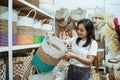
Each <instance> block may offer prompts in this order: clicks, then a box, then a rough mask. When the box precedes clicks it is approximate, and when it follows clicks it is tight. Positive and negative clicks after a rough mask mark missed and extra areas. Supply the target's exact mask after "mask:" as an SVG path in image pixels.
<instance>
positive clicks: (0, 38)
mask: <svg viewBox="0 0 120 80" xmlns="http://www.w3.org/2000/svg"><path fill="white" fill-rule="evenodd" d="M16 42H17V37H16V34H12V43H13V45H16ZM7 45H8V33H5V32H4V33H3V32H0V46H7Z"/></svg>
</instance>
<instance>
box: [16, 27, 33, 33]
mask: <svg viewBox="0 0 120 80" xmlns="http://www.w3.org/2000/svg"><path fill="white" fill-rule="evenodd" d="M17 31H18V32H17V34H25V35H26V34H28V35H33V28H32V27H27V26H18V27H17Z"/></svg>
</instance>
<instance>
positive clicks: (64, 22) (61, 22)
mask: <svg viewBox="0 0 120 80" xmlns="http://www.w3.org/2000/svg"><path fill="white" fill-rule="evenodd" d="M68 19H69V18H64V19H61V20H57V25H58V26H59V27H67V25H68V23H69V20H68Z"/></svg>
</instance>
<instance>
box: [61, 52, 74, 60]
mask: <svg viewBox="0 0 120 80" xmlns="http://www.w3.org/2000/svg"><path fill="white" fill-rule="evenodd" d="M75 56H76V55H75V54H73V53H72V52H69V51H67V52H66V53H65V54H63V55H62V56H61V57H59V59H70V58H74V57H75Z"/></svg>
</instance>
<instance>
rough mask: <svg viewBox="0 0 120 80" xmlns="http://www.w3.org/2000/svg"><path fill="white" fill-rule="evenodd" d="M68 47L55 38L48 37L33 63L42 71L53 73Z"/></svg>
mask: <svg viewBox="0 0 120 80" xmlns="http://www.w3.org/2000/svg"><path fill="white" fill-rule="evenodd" d="M65 50H66V46H65V45H64V44H63V43H62V42H61V41H60V40H59V39H57V38H55V37H46V38H45V40H44V41H43V42H42V44H41V46H40V47H39V48H38V50H37V52H36V54H35V55H34V57H33V63H34V64H35V65H36V66H37V67H38V68H39V69H40V70H42V71H46V72H48V71H51V70H53V68H54V67H55V66H56V65H57V63H58V62H59V59H58V58H59V57H60V56H61V55H62V54H64V53H65V52H64V51H65Z"/></svg>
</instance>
